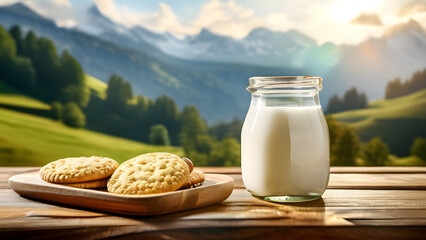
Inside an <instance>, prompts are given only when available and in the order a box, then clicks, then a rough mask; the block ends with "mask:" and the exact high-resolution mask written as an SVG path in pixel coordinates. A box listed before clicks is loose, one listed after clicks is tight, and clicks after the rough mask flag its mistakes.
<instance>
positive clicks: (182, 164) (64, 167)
mask: <svg viewBox="0 0 426 240" xmlns="http://www.w3.org/2000/svg"><path fill="white" fill-rule="evenodd" d="M40 175H41V178H42V179H43V180H45V181H48V182H52V183H58V184H62V185H66V186H71V187H80V188H105V187H107V189H108V192H111V193H115V194H126V195H143V194H153V193H164V192H170V191H175V190H178V189H182V188H191V187H196V186H200V185H201V184H202V183H203V182H204V180H205V175H204V173H203V172H201V171H197V170H193V164H192V161H191V160H189V159H188V158H181V157H179V156H177V155H174V154H171V153H148V154H143V155H140V156H137V157H135V158H132V159H130V160H127V161H125V162H124V163H123V164H121V165H119V164H118V163H117V162H116V161H115V160H112V159H110V158H104V157H95V156H93V157H79V158H65V159H60V160H57V161H54V162H51V163H49V164H47V165H46V166H44V167H43V168H42V169H41V170H40Z"/></svg>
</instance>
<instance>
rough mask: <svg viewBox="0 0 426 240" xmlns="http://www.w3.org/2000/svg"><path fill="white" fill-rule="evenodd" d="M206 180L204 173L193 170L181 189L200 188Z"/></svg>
mask: <svg viewBox="0 0 426 240" xmlns="http://www.w3.org/2000/svg"><path fill="white" fill-rule="evenodd" d="M205 179H206V177H205V174H204V172H202V171H198V170H194V171H192V173H191V174H190V175H189V178H188V179H187V180H186V183H185V184H184V185H183V186H182V188H193V187H198V186H201V185H202V184H203V182H204V180H205Z"/></svg>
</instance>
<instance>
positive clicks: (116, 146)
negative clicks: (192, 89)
mask: <svg viewBox="0 0 426 240" xmlns="http://www.w3.org/2000/svg"><path fill="white" fill-rule="evenodd" d="M86 79H87V78H86ZM0 84H1V85H0V104H5V105H14V106H19V107H26V108H34V109H42V110H48V109H50V106H49V105H48V104H45V103H43V102H40V101H38V100H36V99H33V98H31V97H28V96H25V95H23V94H21V93H19V92H18V91H16V90H15V89H14V88H12V87H10V86H9V85H7V84H5V83H3V82H1V81H0ZM88 85H89V87H90V88H91V89H94V91H96V92H99V93H100V94H102V92H103V93H105V89H106V85H102V82H101V83H100V81H99V80H97V79H95V78H92V77H90V76H89V84H88ZM158 151H167V152H172V153H175V154H178V155H183V151H182V149H181V148H179V147H164V146H154V145H148V144H143V143H140V142H136V141H131V140H127V139H124V138H119V137H113V136H110V135H106V134H102V133H98V132H94V131H90V130H85V129H77V128H72V127H68V126H65V125H64V124H62V123H61V122H58V121H54V120H52V119H49V118H44V117H39V116H36V115H31V114H27V113H22V112H18V111H13V110H8V109H5V108H1V107H0V166H42V165H44V164H46V163H48V162H50V161H52V160H55V159H58V158H62V157H69V156H92V155H100V156H106V157H111V158H113V159H116V160H117V161H119V162H123V161H125V160H127V159H129V158H132V157H134V156H136V155H139V154H143V153H147V152H158Z"/></svg>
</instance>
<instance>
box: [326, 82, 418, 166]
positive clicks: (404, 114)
mask: <svg viewBox="0 0 426 240" xmlns="http://www.w3.org/2000/svg"><path fill="white" fill-rule="evenodd" d="M425 106H426V89H424V90H420V91H418V92H415V93H412V94H409V95H406V96H402V97H398V98H393V99H381V100H377V101H371V102H370V103H369V106H368V108H366V109H359V110H352V111H345V112H341V113H337V114H333V116H334V117H335V118H336V119H337V120H338V121H343V122H346V123H347V124H348V125H350V126H351V127H352V128H354V129H355V131H356V132H357V134H358V135H359V136H360V138H361V140H362V141H363V142H367V141H369V140H370V139H371V138H374V137H380V138H381V139H382V140H383V141H384V142H386V143H387V144H388V145H389V148H390V149H391V153H393V154H396V155H397V156H391V157H390V158H389V161H388V163H389V165H424V162H423V161H421V160H420V159H418V158H416V157H412V156H409V157H406V156H407V155H409V149H410V147H411V144H412V142H413V139H414V138H415V137H420V136H425V135H426V128H425V126H426V107H425Z"/></svg>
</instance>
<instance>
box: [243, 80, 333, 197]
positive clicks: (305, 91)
mask: <svg viewBox="0 0 426 240" xmlns="http://www.w3.org/2000/svg"><path fill="white" fill-rule="evenodd" d="M249 82H250V85H249V87H248V88H247V90H248V91H249V92H251V94H252V98H251V104H250V108H249V110H248V113H247V116H246V119H245V121H244V125H243V129H242V132H241V167H242V176H243V181H244V185H245V186H246V188H247V190H248V191H249V192H250V193H251V194H252V195H253V196H255V197H257V198H260V199H263V200H267V201H273V202H302V201H309V200H314V199H317V198H320V197H321V195H322V194H323V192H324V191H325V189H326V187H327V184H328V177H329V170H330V145H329V135H328V128H327V123H326V121H325V117H324V114H323V111H322V109H321V105H320V102H319V97H318V93H319V91H321V89H322V85H321V83H322V79H321V78H320V77H311V76H299V77H252V78H250V79H249Z"/></svg>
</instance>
